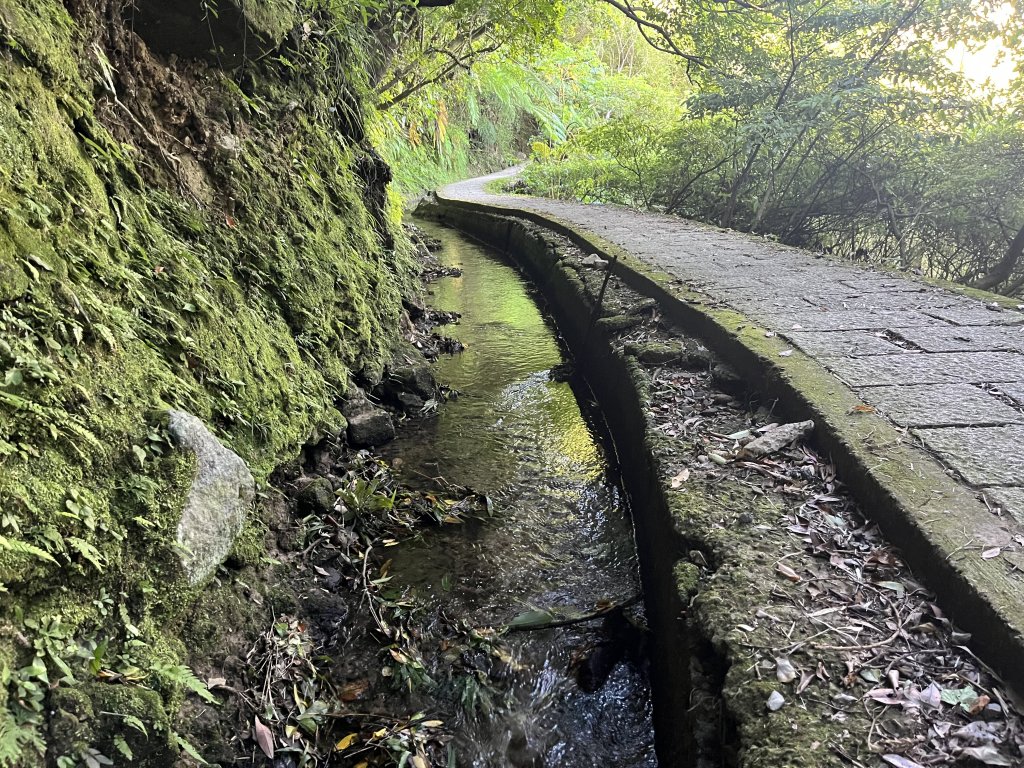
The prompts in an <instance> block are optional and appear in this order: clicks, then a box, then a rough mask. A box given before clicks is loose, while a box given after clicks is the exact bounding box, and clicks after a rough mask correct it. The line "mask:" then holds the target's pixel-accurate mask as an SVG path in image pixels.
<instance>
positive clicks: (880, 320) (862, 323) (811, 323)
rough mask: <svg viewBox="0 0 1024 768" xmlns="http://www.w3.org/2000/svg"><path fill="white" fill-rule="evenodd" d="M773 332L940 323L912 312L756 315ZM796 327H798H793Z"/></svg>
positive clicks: (820, 311) (868, 328)
mask: <svg viewBox="0 0 1024 768" xmlns="http://www.w3.org/2000/svg"><path fill="white" fill-rule="evenodd" d="M757 316H758V318H759V319H760V318H763V319H764V322H765V323H766V324H767V325H768V327H769V328H772V329H773V330H803V331H858V330H863V331H882V330H885V329H887V328H894V327H898V328H913V327H917V326H936V325H941V324H942V323H941V321H937V320H935V319H934V318H931V317H929V316H928V315H925V314H923V313H921V312H918V311H916V310H900V311H895V310H893V311H881V310H873V311H864V310H856V309H848V310H846V309H844V310H837V311H834V312H830V311H827V310H820V309H814V308H812V307H809V308H808V310H807V311H806V312H799V311H787V312H776V313H768V312H763V313H758V314H757ZM794 325H799V326H800V328H793V326H794Z"/></svg>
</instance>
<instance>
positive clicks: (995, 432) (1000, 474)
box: [914, 426, 1024, 485]
mask: <svg viewBox="0 0 1024 768" xmlns="http://www.w3.org/2000/svg"><path fill="white" fill-rule="evenodd" d="M914 434H915V435H917V436H918V437H920V438H921V439H922V440H923V441H924V443H925V445H927V446H928V447H929V448H930V449H931V450H933V451H935V452H936V453H937V454H939V455H940V456H941V458H942V460H943V461H944V462H945V463H946V464H948V465H949V466H951V467H952V468H953V469H955V470H956V471H958V472H959V473H960V474H961V475H963V476H964V478H965V479H966V480H967V482H969V483H971V484H972V485H1024V450H1021V449H1022V447H1024V426H1009V427H946V428H942V429H915V430H914Z"/></svg>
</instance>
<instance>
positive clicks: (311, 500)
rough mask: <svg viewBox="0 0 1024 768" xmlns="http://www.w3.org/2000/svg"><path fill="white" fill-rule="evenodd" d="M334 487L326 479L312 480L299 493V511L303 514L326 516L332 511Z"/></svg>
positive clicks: (334, 497) (334, 498)
mask: <svg viewBox="0 0 1024 768" xmlns="http://www.w3.org/2000/svg"><path fill="white" fill-rule="evenodd" d="M336 498H337V497H336V496H335V495H334V487H333V486H332V485H331V481H330V480H328V479H327V478H326V477H317V478H314V479H313V481H312V482H310V483H309V485H307V486H306V487H305V488H303V489H302V490H301V491H299V511H300V512H301V513H303V514H314V515H327V514H330V513H331V512H333V511H334V502H335V500H336Z"/></svg>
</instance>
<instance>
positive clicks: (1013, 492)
mask: <svg viewBox="0 0 1024 768" xmlns="http://www.w3.org/2000/svg"><path fill="white" fill-rule="evenodd" d="M984 493H985V499H986V501H988V503H989V505H990V506H992V507H996V508H998V510H999V511H1000V512H1002V513H1003V515H1004V516H1005V517H1009V518H1010V519H1011V520H1013V521H1014V522H1015V523H1017V525H1020V526H1024V488H985V489H984ZM993 511H995V510H993Z"/></svg>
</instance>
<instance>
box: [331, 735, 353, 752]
mask: <svg viewBox="0 0 1024 768" xmlns="http://www.w3.org/2000/svg"><path fill="white" fill-rule="evenodd" d="M358 738H359V734H358V733H350V734H349V735H348V736H345V737H343V738H342V739H341V740H340V741H339V742H338V743H337V744H335V745H334V748H335V749H336V750H338V751H339V752H341V751H342V750H345V749H348V748H349V747H351V746H352V745H353V744H354V743H355V741H356V739H358Z"/></svg>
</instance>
